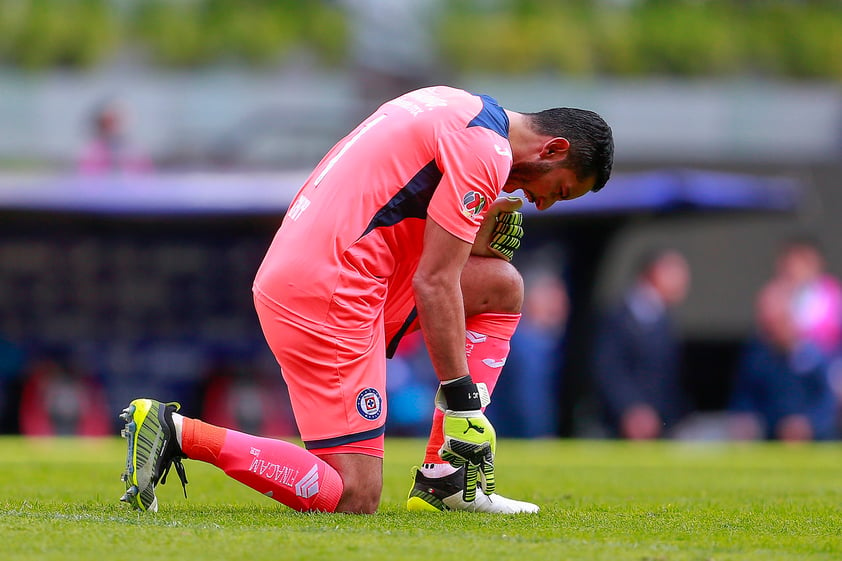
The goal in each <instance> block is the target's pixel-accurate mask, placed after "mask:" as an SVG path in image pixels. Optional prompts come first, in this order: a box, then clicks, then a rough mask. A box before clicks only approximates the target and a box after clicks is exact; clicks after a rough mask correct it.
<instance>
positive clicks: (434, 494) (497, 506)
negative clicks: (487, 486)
mask: <svg viewBox="0 0 842 561" xmlns="http://www.w3.org/2000/svg"><path fill="white" fill-rule="evenodd" d="M464 470H465V468H464V467H460V468H459V469H458V470H456V471H455V472H453V473H452V474H450V475H448V476H445V477H427V476H425V475H424V474H423V473H421V470H420V469H417V468H416V471H415V484H414V485H413V486H412V489H410V491H409V497H407V500H406V508H407V509H408V510H416V511H419V510H420V511H424V510H426V511H431V512H437V511H445V510H466V511H470V512H490V513H497V514H523V513H533V512H538V510H539V509H538V505H534V504H532V503H527V502H524V501H516V500H513V499H507V498H506V497H502V496H500V495H498V494H497V493H492V494H490V495H486V494H485V493H483V492H482V491H480V492H478V493H477V495H476V498H475V499H474V500H473V501H471V502H467V501H465V500H464V499H463V498H462V488H463V487H464V485H465V472H464ZM479 485H482V483H481V482H480V484H479Z"/></svg>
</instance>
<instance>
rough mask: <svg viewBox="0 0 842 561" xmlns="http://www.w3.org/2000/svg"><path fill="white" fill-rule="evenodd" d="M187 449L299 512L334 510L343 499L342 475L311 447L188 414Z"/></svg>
mask: <svg viewBox="0 0 842 561" xmlns="http://www.w3.org/2000/svg"><path fill="white" fill-rule="evenodd" d="M181 449H182V451H183V452H184V453H185V454H186V455H187V457H188V458H190V459H193V460H200V461H203V462H207V463H209V464H213V465H215V466H216V467H218V468H220V469H221V470H222V471H224V472H225V473H226V474H227V475H228V476H229V477H232V478H234V479H236V480H237V481H239V482H240V483H243V484H245V485H246V486H248V487H251V488H252V489H254V490H255V491H258V492H259V493H263V494H264V495H266V496H267V497H270V498H273V499H275V500H276V501H278V502H280V503H283V504H285V505H287V506H288V507H290V508H293V509H295V510H299V511H324V512H334V511H335V510H336V505H337V504H338V503H339V499H340V498H341V497H342V489H343V486H342V478H341V477H340V476H339V473H338V472H337V471H336V470H335V469H333V468H332V467H331V466H330V465H328V464H327V463H325V462H324V461H323V460H322V459H320V458H319V457H317V456H315V455H313V454H311V453H310V452H308V451H307V450H305V449H303V448H301V447H299V446H296V445H294V444H291V443H289V442H285V441H283V440H276V439H272V438H262V437H259V436H252V435H249V434H245V433H241V432H237V431H234V430H230V429H224V428H220V427H216V426H213V425H209V424H207V423H203V422H202V421H198V420H196V419H189V418H187V417H185V418H184V425H183V429H182V443H181Z"/></svg>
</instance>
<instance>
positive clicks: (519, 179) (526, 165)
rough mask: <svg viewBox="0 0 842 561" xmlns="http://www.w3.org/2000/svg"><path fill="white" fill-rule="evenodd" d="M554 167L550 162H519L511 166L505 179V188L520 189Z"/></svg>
mask: <svg viewBox="0 0 842 561" xmlns="http://www.w3.org/2000/svg"><path fill="white" fill-rule="evenodd" d="M556 165H557V164H551V163H550V162H521V163H519V164H513V165H512V169H511V171H510V172H509V177H508V179H506V185H505V187H514V189H521V188H523V187H524V186H528V185H529V183H531V182H533V181H535V180H536V179H540V178H541V177H543V176H544V175H546V174H547V173H549V172H551V171H552V170H553V169H555V167H556ZM514 189H512V190H514Z"/></svg>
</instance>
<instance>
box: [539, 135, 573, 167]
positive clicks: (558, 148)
mask: <svg viewBox="0 0 842 561" xmlns="http://www.w3.org/2000/svg"><path fill="white" fill-rule="evenodd" d="M569 150H570V141H569V140H567V139H566V138H564V137H561V136H557V137H555V138H551V139H550V140H548V141H547V142H546V143H544V146H543V148H542V149H541V159H542V160H549V161H552V162H561V161H563V160H564V159H565V158H567V152H568V151H569Z"/></svg>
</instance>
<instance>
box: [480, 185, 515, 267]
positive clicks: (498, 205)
mask: <svg viewBox="0 0 842 561" xmlns="http://www.w3.org/2000/svg"><path fill="white" fill-rule="evenodd" d="M522 205H523V200H521V199H519V198H518V197H505V198H502V199H497V200H496V201H494V203H493V204H492V205H491V207H490V208H489V209H488V212H487V213H486V215H485V218H484V220H483V222H482V225H481V226H480V229H479V231H478V232H477V235H476V239H475V240H474V247H473V249H472V250H471V253H472V254H473V255H481V256H485V257H499V258H500V259H505V260H506V261H511V260H512V257H513V256H514V254H515V250H517V249H518V248H520V240H521V238H522V237H523V226H522V225H523V214H521V213H520V212H519V211H518V209H519V208H520V207H521V206H522Z"/></svg>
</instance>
